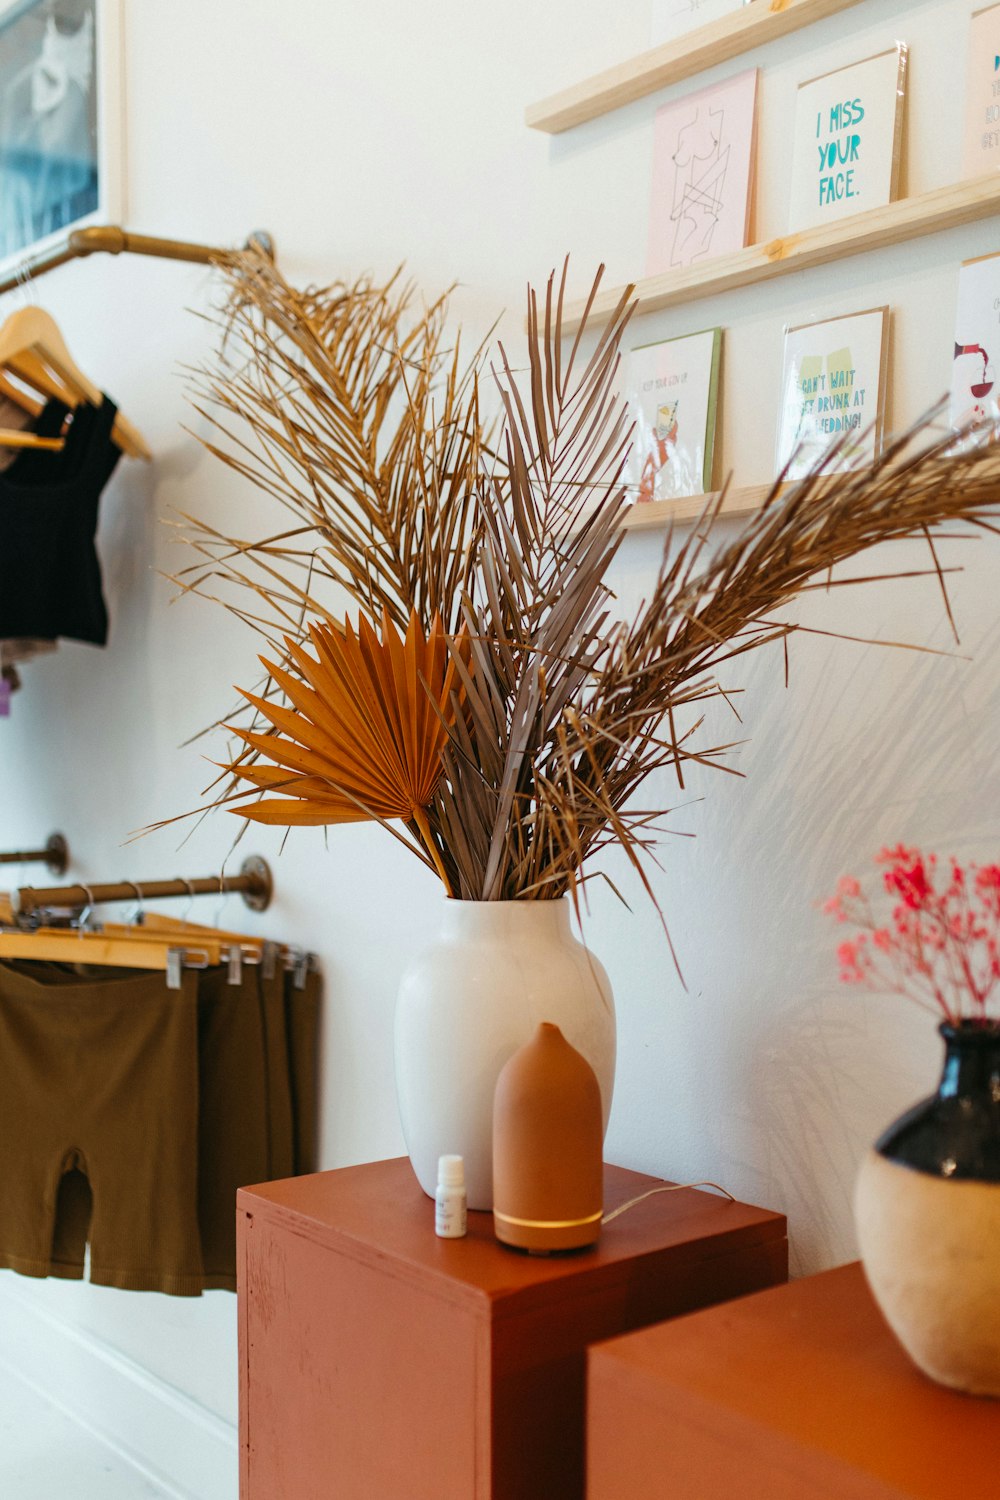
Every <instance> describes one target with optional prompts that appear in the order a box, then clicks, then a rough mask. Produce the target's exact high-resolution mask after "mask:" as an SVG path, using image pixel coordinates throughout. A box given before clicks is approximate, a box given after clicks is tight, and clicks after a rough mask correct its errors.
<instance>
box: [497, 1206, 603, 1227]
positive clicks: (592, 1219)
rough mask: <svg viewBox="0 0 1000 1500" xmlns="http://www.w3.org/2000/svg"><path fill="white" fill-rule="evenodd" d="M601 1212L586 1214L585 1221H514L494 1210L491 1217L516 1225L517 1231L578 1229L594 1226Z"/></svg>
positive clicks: (600, 1209)
mask: <svg viewBox="0 0 1000 1500" xmlns="http://www.w3.org/2000/svg"><path fill="white" fill-rule="evenodd" d="M603 1212H604V1210H603V1208H599V1209H598V1210H597V1212H596V1214H588V1215H587V1217H586V1218H585V1219H515V1218H514V1215H513V1214H502V1213H501V1212H500V1210H499V1209H498V1208H495V1209H494V1210H493V1217H494V1218H495V1219H503V1221H504V1223H505V1224H516V1225H517V1226H518V1228H519V1229H580V1228H582V1227H583V1225H584V1224H596V1223H597V1221H598V1219H599V1218H600V1217H601V1215H602V1214H603Z"/></svg>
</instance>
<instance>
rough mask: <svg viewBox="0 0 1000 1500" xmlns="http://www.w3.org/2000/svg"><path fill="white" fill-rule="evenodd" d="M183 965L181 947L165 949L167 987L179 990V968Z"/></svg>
mask: <svg viewBox="0 0 1000 1500" xmlns="http://www.w3.org/2000/svg"><path fill="white" fill-rule="evenodd" d="M183 967H184V952H183V949H181V948H168V949H167V989H168V990H179V989H180V987H181V970H182V968H183Z"/></svg>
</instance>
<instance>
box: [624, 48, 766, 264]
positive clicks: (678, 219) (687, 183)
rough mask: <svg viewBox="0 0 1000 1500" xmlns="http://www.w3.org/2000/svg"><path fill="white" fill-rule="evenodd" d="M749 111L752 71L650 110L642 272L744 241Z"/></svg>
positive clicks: (751, 149) (752, 110)
mask: <svg viewBox="0 0 1000 1500" xmlns="http://www.w3.org/2000/svg"><path fill="white" fill-rule="evenodd" d="M756 115H757V69H756V68H751V69H750V70H749V71H748V72H746V73H738V74H737V75H736V77H735V78H729V79H727V80H726V82H725V83H717V84H714V85H713V86H712V87H711V88H707V89H701V90H700V91H699V92H698V93H696V94H688V95H687V97H686V98H684V99H678V100H677V101H676V102H674V103H671V104H664V105H663V106H662V108H660V109H658V110H657V111H656V122H655V126H654V136H653V195H652V203H651V207H650V216H649V255H648V259H647V263H646V274H647V276H657V275H659V274H660V273H661V272H664V271H673V270H677V269H678V268H679V267H681V266H690V265H694V264H695V263H696V262H699V261H702V260H708V259H710V258H711V257H713V256H716V255H727V254H729V253H730V252H731V251H733V250H742V249H743V247H744V245H746V244H747V242H748V240H749V235H750V208H751V199H752V189H753V169H754V155H755V147H756V141H755V135H756V130H755V124H756Z"/></svg>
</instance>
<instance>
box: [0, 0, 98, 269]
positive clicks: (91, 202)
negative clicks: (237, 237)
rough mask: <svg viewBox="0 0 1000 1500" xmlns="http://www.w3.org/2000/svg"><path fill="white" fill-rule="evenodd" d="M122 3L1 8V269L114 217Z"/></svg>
mask: <svg viewBox="0 0 1000 1500" xmlns="http://www.w3.org/2000/svg"><path fill="white" fill-rule="evenodd" d="M119 4H120V0H0V205H2V212H0V264H2V265H6V266H10V265H11V264H14V263H16V262H17V261H18V260H20V259H22V258H23V257H25V256H26V255H27V254H28V253H29V252H30V253H34V252H37V251H42V250H44V249H46V248H47V247H48V246H49V245H50V244H52V243H53V242H54V241H55V240H57V239H59V238H60V237H61V236H62V235H64V234H65V233H66V231H67V230H69V229H75V228H80V227H81V226H83V225H85V224H90V223H100V222H106V221H108V220H110V221H111V222H115V221H116V220H119V219H120V218H121V217H122V210H123V205H122V196H121V195H122V179H123V172H122V129H121V25H120V22H121V16H120V8H119Z"/></svg>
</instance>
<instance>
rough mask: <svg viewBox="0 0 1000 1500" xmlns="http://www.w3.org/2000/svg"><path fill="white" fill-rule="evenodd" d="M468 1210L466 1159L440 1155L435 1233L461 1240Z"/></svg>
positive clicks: (442, 1236)
mask: <svg viewBox="0 0 1000 1500" xmlns="http://www.w3.org/2000/svg"><path fill="white" fill-rule="evenodd" d="M466 1210H467V1200H466V1196H465V1161H464V1160H463V1158H462V1157H461V1156H439V1157H438V1180H437V1192H436V1193H435V1195H434V1233H435V1234H436V1235H438V1236H439V1237H440V1238H441V1239H443V1240H460V1239H461V1238H462V1236H463V1235H464V1234H465V1232H466V1228H467V1220H466Z"/></svg>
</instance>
